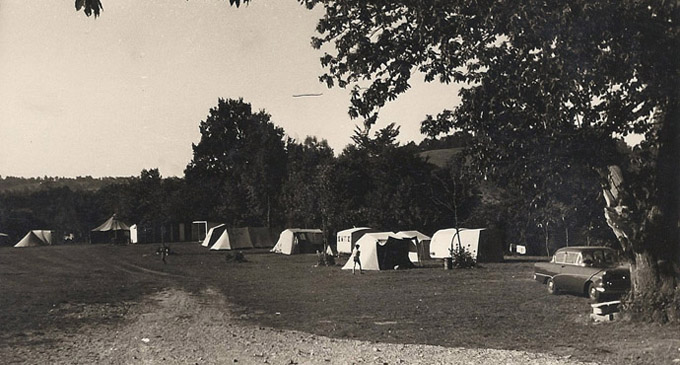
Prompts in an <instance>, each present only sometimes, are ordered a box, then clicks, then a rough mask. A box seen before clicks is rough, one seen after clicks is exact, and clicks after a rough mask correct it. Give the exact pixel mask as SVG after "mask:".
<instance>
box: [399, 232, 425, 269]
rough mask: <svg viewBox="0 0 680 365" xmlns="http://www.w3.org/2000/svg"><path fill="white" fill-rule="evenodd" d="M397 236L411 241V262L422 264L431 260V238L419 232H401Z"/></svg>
mask: <svg viewBox="0 0 680 365" xmlns="http://www.w3.org/2000/svg"><path fill="white" fill-rule="evenodd" d="M397 236H399V237H402V238H408V239H410V240H411V246H410V247H409V252H408V258H409V260H411V262H421V261H423V260H427V259H430V241H431V238H430V236H427V235H425V234H423V233H420V232H418V231H401V232H397Z"/></svg>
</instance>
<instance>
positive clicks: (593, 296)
mask: <svg viewBox="0 0 680 365" xmlns="http://www.w3.org/2000/svg"><path fill="white" fill-rule="evenodd" d="M588 298H590V300H592V301H594V302H597V301H599V300H600V292H599V291H597V287H596V286H595V284H594V283H590V284H588Z"/></svg>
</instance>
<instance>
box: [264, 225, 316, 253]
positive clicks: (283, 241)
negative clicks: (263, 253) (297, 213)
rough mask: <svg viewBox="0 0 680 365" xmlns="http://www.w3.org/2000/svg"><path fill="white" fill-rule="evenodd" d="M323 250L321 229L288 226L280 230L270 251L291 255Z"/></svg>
mask: <svg viewBox="0 0 680 365" xmlns="http://www.w3.org/2000/svg"><path fill="white" fill-rule="evenodd" d="M317 251H319V252H321V251H323V231H321V230H320V229H301V228H288V229H286V230H284V231H283V232H281V234H280V235H279V240H278V241H276V245H274V248H272V249H271V252H274V253H281V254H284V255H292V254H297V253H315V252H317Z"/></svg>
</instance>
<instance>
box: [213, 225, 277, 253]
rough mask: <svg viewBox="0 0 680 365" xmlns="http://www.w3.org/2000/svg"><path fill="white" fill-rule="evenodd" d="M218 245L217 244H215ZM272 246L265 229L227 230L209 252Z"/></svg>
mask: <svg viewBox="0 0 680 365" xmlns="http://www.w3.org/2000/svg"><path fill="white" fill-rule="evenodd" d="M217 243H219V244H217ZM272 246H274V241H273V240H272V237H271V232H270V231H269V228H267V227H242V228H229V229H227V230H226V231H225V232H224V233H222V237H220V238H219V242H216V243H215V244H214V245H213V246H212V247H210V249H211V250H238V249H242V248H269V247H272Z"/></svg>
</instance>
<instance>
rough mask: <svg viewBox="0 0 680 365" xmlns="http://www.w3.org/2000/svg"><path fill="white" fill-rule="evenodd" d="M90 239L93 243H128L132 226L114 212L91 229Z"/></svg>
mask: <svg viewBox="0 0 680 365" xmlns="http://www.w3.org/2000/svg"><path fill="white" fill-rule="evenodd" d="M90 239H91V242H92V243H109V242H111V243H127V242H129V240H130V226H128V225H127V224H125V223H124V222H123V221H121V220H119V219H118V217H117V216H116V215H115V214H114V215H112V216H111V218H109V219H107V220H106V222H104V223H102V224H101V225H100V226H99V227H97V228H95V229H93V230H92V231H90Z"/></svg>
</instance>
